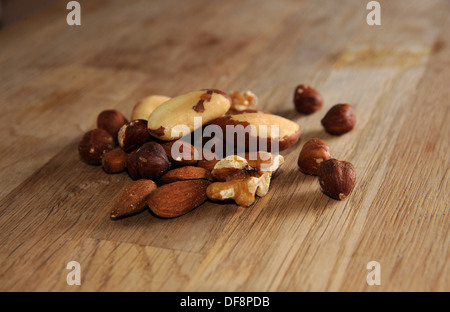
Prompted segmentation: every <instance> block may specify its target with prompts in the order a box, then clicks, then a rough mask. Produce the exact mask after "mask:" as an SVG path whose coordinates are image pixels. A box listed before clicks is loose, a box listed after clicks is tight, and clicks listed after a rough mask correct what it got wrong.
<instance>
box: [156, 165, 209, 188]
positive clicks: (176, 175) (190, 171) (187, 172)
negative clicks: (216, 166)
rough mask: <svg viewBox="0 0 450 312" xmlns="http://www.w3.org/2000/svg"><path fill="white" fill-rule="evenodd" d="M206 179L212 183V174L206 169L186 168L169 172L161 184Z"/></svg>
mask: <svg viewBox="0 0 450 312" xmlns="http://www.w3.org/2000/svg"><path fill="white" fill-rule="evenodd" d="M198 179H206V180H209V181H212V180H213V178H212V176H211V172H210V171H208V170H207V169H205V168H200V167H193V166H184V167H180V168H176V169H173V170H170V171H168V172H167V173H166V174H164V175H163V176H162V177H161V178H160V179H159V183H161V184H168V183H173V182H178V181H186V180H198Z"/></svg>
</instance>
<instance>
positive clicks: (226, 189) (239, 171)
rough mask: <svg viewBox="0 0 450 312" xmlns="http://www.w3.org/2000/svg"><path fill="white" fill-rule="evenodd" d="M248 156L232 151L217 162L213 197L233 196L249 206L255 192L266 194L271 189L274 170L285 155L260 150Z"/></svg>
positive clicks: (210, 192) (211, 190)
mask: <svg viewBox="0 0 450 312" xmlns="http://www.w3.org/2000/svg"><path fill="white" fill-rule="evenodd" d="M263 153H264V154H263ZM246 157H247V158H248V159H246V158H243V157H240V156H238V155H231V156H228V157H226V158H224V159H222V160H220V161H219V162H217V164H216V165H215V166H214V169H213V170H212V172H211V174H212V176H213V177H214V179H215V180H216V181H218V182H214V183H212V184H211V185H209V186H208V188H207V190H206V194H207V196H208V198H209V199H211V200H215V201H223V200H230V199H232V200H234V201H235V202H236V204H238V205H240V206H244V207H249V206H250V205H251V204H252V203H253V202H254V201H255V199H256V196H255V195H257V196H259V197H263V196H265V195H266V194H267V193H268V191H269V186H270V180H271V177H272V173H273V172H275V171H276V170H277V169H278V168H279V166H281V164H283V162H284V159H283V156H281V155H272V154H270V153H265V152H258V154H256V155H255V154H253V155H252V154H247V155H246Z"/></svg>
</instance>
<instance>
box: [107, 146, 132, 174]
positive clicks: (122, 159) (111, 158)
mask: <svg viewBox="0 0 450 312" xmlns="http://www.w3.org/2000/svg"><path fill="white" fill-rule="evenodd" d="M127 158H128V155H127V153H125V152H124V151H123V150H122V149H121V148H120V147H117V148H115V149H113V150H112V151H109V152H107V153H105V155H103V158H102V167H103V170H105V172H106V173H119V172H122V171H124V170H125V169H126V164H127Z"/></svg>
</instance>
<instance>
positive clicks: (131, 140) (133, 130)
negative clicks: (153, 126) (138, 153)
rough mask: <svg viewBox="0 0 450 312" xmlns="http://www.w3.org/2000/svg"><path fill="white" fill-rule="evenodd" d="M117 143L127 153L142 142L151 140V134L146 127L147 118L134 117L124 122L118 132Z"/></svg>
mask: <svg viewBox="0 0 450 312" xmlns="http://www.w3.org/2000/svg"><path fill="white" fill-rule="evenodd" d="M117 137H118V140H119V145H120V147H122V149H123V150H124V151H125V152H127V153H129V152H131V151H133V150H135V149H137V148H139V147H141V146H142V144H144V143H146V142H149V141H151V135H150V133H149V132H148V129H147V120H144V119H136V120H133V121H130V122H127V123H126V124H124V125H123V126H122V127H121V128H120V130H119V133H118V136H117Z"/></svg>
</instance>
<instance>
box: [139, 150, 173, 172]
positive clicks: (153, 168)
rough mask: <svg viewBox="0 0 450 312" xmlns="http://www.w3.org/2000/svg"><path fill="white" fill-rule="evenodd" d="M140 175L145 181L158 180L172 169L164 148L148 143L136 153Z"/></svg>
mask: <svg viewBox="0 0 450 312" xmlns="http://www.w3.org/2000/svg"><path fill="white" fill-rule="evenodd" d="M136 157H137V165H138V169H139V173H140V175H141V177H142V178H145V179H150V180H154V179H158V178H159V177H161V176H162V175H163V174H164V173H166V172H167V171H168V170H169V169H170V162H169V159H168V158H167V154H166V152H165V151H164V148H163V147H162V146H161V145H160V144H158V143H156V142H147V143H145V144H144V145H142V146H141V147H140V148H139V149H138V150H137V152H136Z"/></svg>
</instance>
